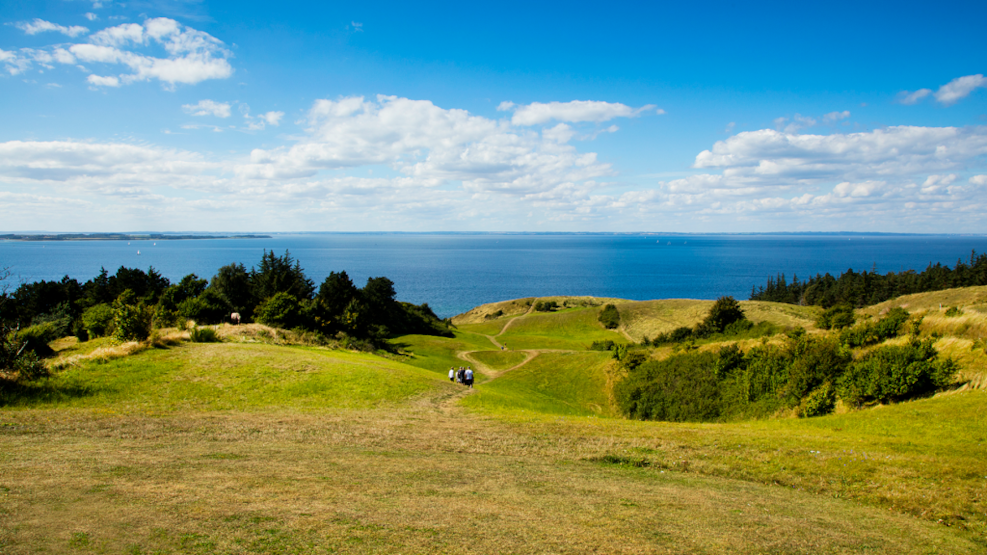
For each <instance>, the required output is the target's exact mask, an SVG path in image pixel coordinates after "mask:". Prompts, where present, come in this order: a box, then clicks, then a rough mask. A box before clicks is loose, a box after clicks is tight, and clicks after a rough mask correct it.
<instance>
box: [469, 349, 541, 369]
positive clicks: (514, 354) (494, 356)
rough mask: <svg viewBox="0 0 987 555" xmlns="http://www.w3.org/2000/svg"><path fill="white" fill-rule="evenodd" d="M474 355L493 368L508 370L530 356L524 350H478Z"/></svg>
mask: <svg viewBox="0 0 987 555" xmlns="http://www.w3.org/2000/svg"><path fill="white" fill-rule="evenodd" d="M472 357H473V358H475V359H476V360H479V361H480V362H481V363H483V364H484V365H485V366H486V367H488V368H490V369H492V370H507V369H508V368H513V367H514V366H517V365H518V364H521V363H522V362H524V361H525V359H526V358H528V355H527V354H526V353H524V352H523V351H477V352H475V353H472Z"/></svg>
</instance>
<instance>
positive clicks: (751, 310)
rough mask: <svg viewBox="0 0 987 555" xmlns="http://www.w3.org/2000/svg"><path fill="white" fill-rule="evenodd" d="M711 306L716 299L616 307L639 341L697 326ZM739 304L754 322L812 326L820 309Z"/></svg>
mask: <svg viewBox="0 0 987 555" xmlns="http://www.w3.org/2000/svg"><path fill="white" fill-rule="evenodd" d="M712 305H713V301H695V300H689V299H666V300H658V301H624V302H622V303H618V304H617V310H618V311H619V312H620V324H621V328H623V329H624V330H625V331H627V333H628V334H629V335H630V336H631V337H633V338H634V339H635V340H636V341H640V340H641V339H642V338H643V337H644V336H648V337H651V338H653V337H655V336H656V335H658V334H659V333H665V332H669V331H672V330H673V329H675V328H678V327H682V326H687V327H692V326H695V325H696V324H698V323H699V322H701V321H702V320H703V318H705V317H706V314H707V312H709V307H711V306H712ZM740 305H741V307H742V308H743V310H744V312H745V313H746V314H747V318H748V319H750V320H751V321H753V322H755V323H757V322H763V321H767V322H771V323H773V324H777V325H779V326H782V327H795V326H802V327H804V328H807V329H811V328H813V327H814V325H813V323H814V322H815V319H816V317H817V315H818V314H819V313H820V312H821V311H820V310H819V309H818V308H816V307H804V306H793V305H788V304H782V303H769V302H762V301H741V303H740Z"/></svg>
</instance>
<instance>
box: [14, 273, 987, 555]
mask: <svg viewBox="0 0 987 555" xmlns="http://www.w3.org/2000/svg"><path fill="white" fill-rule="evenodd" d="M979 294H980V293H978V292H963V293H954V295H956V296H954V297H949V298H955V299H961V297H962V295H967V296H966V297H962V299H965V300H963V301H962V302H961V301H959V300H957V301H956V302H955V303H954V304H953V305H950V306H955V305H958V304H961V305H962V306H961V310H962V311H963V314H962V315H960V316H956V317H950V318H947V317H945V316H944V315H939V314H938V302H936V301H935V300H930V299H928V298H923V297H916V298H914V299H908V300H907V301H903V302H909V303H913V304H912V306H922V307H925V308H924V310H927V311H928V314H927V315H926V317H925V319H924V320H923V324H922V326H923V330H924V331H923V333H926V334H929V333H932V332H933V331H936V330H940V329H941V330H943V332H944V335H943V336H942V337H941V338H940V339H939V340H938V341H937V343H936V345H937V347H938V346H940V345H942V348H943V349H944V350H948V349H953V351H955V352H956V353H958V354H966V355H967V358H965V359H960V358H959V357H957V358H958V360H960V364H961V365H962V366H963V372H964V375H963V376H964V378H968V377H970V376H973V377H976V376H982V375H983V372H984V370H983V368H984V366H983V358H981V357H982V356H987V354H983V355H982V354H979V353H980V351H977V350H976V349H974V350H971V349H970V346H971V345H973V342H974V341H975V339H976V338H975V337H974V335H975V334H976V333H977V332H976V330H977V329H978V328H977V326H979V325H980V324H979V322H980V320H979V319H978V318H980V317H981V316H982V315H983V313H982V312H980V311H979V309H978V307H979V306H981V305H980V304H979V302H980V299H982V297H977V295H979ZM930 295H931V294H930ZM546 299H552V300H557V302H558V303H559V304H560V305H562V304H563V303H566V304H565V306H566V308H563V309H562V310H559V311H557V312H551V313H537V312H534V311H533V310H531V306H532V304H533V303H532V302H528V301H536V300H539V299H522V300H519V301H506V302H504V303H497V304H494V305H484V306H483V307H478V308H477V309H474V310H473V311H471V312H470V313H467V315H464V316H461V317H457V318H455V319H454V320H453V321H454V322H455V323H456V325H457V326H458V329H457V330H456V332H455V337H452V338H443V337H435V336H419V335H409V336H403V337H399V338H396V339H395V340H394V341H393V342H392V343H393V344H394V345H395V346H396V348H397V350H398V353H397V354H384V353H380V354H368V353H353V352H347V351H340V350H328V349H323V348H316V347H303V346H290V345H288V346H286V345H273V344H265V343H256V342H252V341H253V340H252V339H251V338H249V337H244V336H242V335H240V334H237V333H236V332H235V331H231V329H230V327H228V326H224V327H223V328H222V329H221V330H220V331H221V335H222V336H224V337H226V338H227V342H224V343H218V344H193V343H187V342H180V343H177V344H174V345H171V346H168V347H165V348H148V349H144V350H141V349H138V348H133V349H130V348H129V347H128V348H124V347H113V346H111V345H108V344H107V343H108V342H107V341H105V340H95V341H91V342H87V343H83V344H79V345H74V346H72V347H71V348H70V349H67V350H65V351H63V357H67V356H69V355H72V356H75V357H76V358H73V359H72V362H71V363H69V362H65V363H63V366H64V369H63V370H60V371H59V372H57V373H56V375H55V376H53V377H52V378H50V379H48V380H45V381H43V382H41V383H40V384H38V385H37V386H34V387H29V388H25V389H21V390H18V391H16V392H14V393H13V394H8V395H7V396H5V397H4V398H3V399H4V400H3V405H2V406H0V553H4V554H6V553H11V554H15V553H28V552H31V553H34V552H38V551H48V552H56V553H62V552H70V553H134V554H136V553H141V554H150V553H203V554H212V553H216V554H219V553H305V554H309V553H311V554H317V553H318V554H321V553H407V552H444V553H505V552H512V553H535V552H557V553H600V552H607V553H681V552H696V553H751V552H758V553H762V552H763V553H849V552H864V551H866V552H874V553H931V552H940V553H983V552H985V551H987V514H985V512H984V503H985V502H987V499H985V498H984V492H985V491H987V462H985V461H987V457H984V453H985V452H987V435H985V430H987V411H985V410H984V408H985V407H987V392H985V391H984V389H983V387H984V384H983V383H981V382H974V381H969V382H968V383H967V385H966V388H965V389H963V390H958V391H953V392H950V393H948V394H940V395H938V396H935V397H932V398H927V399H922V400H918V401H912V402H907V403H900V404H895V405H889V406H879V407H875V408H869V409H864V410H859V411H854V412H849V413H845V414H834V415H829V416H824V417H818V418H809V419H795V418H772V419H767V420H760V421H745V422H730V423H717V424H676V423H664V422H638V421H629V420H624V419H621V418H617V417H615V413H614V409H613V406H612V401H611V399H610V390H611V388H612V385H613V381H614V379H615V378H616V377H617V376H616V374H615V366H614V365H613V363H612V359H611V355H610V353H609V352H601V351H590V350H588V349H587V347H588V346H589V344H590V343H592V342H593V341H597V340H600V339H610V340H613V341H617V342H628V341H629V339H628V337H629V338H632V339H634V340H639V339H640V338H641V337H642V336H644V335H649V336H653V335H654V334H656V333H658V332H661V331H667V330H669V329H674V328H675V327H678V326H682V325H693V324H695V323H696V322H698V321H699V320H701V319H702V317H703V315H704V313H705V310H708V306H709V304H710V303H709V302H708V301H646V302H636V301H615V302H616V304H617V306H618V309H619V311H620V313H621V318H622V321H621V326H620V328H619V329H618V330H617V331H611V330H605V329H603V327H602V325H600V324H599V322H597V320H596V316H597V313H598V311H599V309H600V307H601V305H602V304H603V303H602V302H598V300H591V299H585V298H568V297H555V298H546ZM546 299H540V300H546ZM742 304H743V308H744V310H745V311H746V312H747V314H748V316H749V317H750V318H751V319H753V320H755V321H762V320H764V321H770V322H773V323H775V324H777V325H779V326H783V327H784V326H794V325H802V326H804V327H810V328H811V327H812V322H814V320H815V317H816V315H817V314H818V309H815V308H806V307H793V306H790V305H779V304H776V303H760V302H759V303H742ZM569 305H572V306H571V307H569ZM933 307H935V311H933ZM884 308H886V307H873V308H871V309H867V310H864V311H861V314H862V315H867V314H872V315H875V316H876V315H877V314H879V313H880V312H881V311H882V310H884ZM497 311H501V314H500V315H498V316H495V317H487V316H489V315H493V314H495V313H496V312H497ZM964 318H965V320H964ZM964 325H966V327H965V328H964ZM176 333H177V332H176ZM505 345H506V348H504V349H501V347H502V346H505ZM702 348H708V349H713V348H717V345H715V344H710V345H704V346H703V347H702ZM101 349H118V350H122V351H123V352H124V354H125V353H126V352H132V353H133V354H130V355H128V356H119V357H118V358H112V357H100V356H95V354H98V353H99V352H100V350H101ZM128 349H129V350H128ZM669 349H670V348H665V349H658V350H655V351H654V352H653V355H652V356H656V357H662V356H667V355H668V354H669ZM964 349H965V351H964ZM87 353H88V355H87ZM82 355H86V356H90V355H92V358H83V357H82ZM66 360H67V359H66ZM465 365H471V366H473V368H475V369H476V371H477V386H476V387H475V388H474V389H472V390H467V389H465V388H463V387H462V386H459V385H456V384H452V383H450V382H449V381H448V379H447V378H446V372H447V370H448V368H449V367H450V366H456V367H458V366H465ZM978 365H980V366H978ZM978 383H980V385H978Z"/></svg>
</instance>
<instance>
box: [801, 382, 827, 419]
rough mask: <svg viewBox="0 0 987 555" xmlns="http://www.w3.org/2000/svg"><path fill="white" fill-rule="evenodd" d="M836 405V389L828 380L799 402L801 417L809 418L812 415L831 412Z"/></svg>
mask: <svg viewBox="0 0 987 555" xmlns="http://www.w3.org/2000/svg"><path fill="white" fill-rule="evenodd" d="M835 406H836V391H835V390H834V389H833V384H831V383H829V382H826V383H824V384H822V385H821V386H819V387H817V388H815V389H814V390H812V393H809V395H808V396H807V397H805V398H804V399H802V402H801V403H799V407H798V415H799V418H809V417H812V416H822V415H824V414H829V413H830V412H832V411H833V408H834V407H835Z"/></svg>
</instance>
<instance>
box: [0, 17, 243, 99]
mask: <svg viewBox="0 0 987 555" xmlns="http://www.w3.org/2000/svg"><path fill="white" fill-rule="evenodd" d="M21 27H22V28H23V29H25V31H26V32H29V33H39V32H42V31H46V30H57V31H59V32H63V33H65V34H68V35H69V36H76V35H78V34H83V33H88V32H89V30H88V29H86V28H84V27H62V26H58V25H55V24H53V23H49V22H47V21H43V20H35V21H34V22H32V23H25V24H23V25H22V26H21ZM79 29H81V31H80V30H79ZM155 48H156V49H159V50H163V51H164V53H165V56H164V57H156V56H154V55H151V54H150V53H147V52H144V50H147V49H155ZM232 55H233V54H232V53H231V52H230V51H229V50H227V49H226V48H225V46H224V45H223V42H222V41H220V40H219V39H217V38H215V37H213V36H211V35H209V34H208V33H204V32H202V31H198V30H196V29H193V28H191V27H187V26H183V25H181V24H180V23H178V22H177V21H175V20H172V19H168V18H163V17H159V18H154V19H148V20H146V21H145V22H144V23H143V24H142V25H138V24H136V23H125V24H122V25H117V26H114V27H108V28H106V29H103V30H101V31H98V32H96V33H93V34H92V35H90V36H89V38H88V42H84V43H77V44H72V45H71V46H68V47H65V46H63V45H54V46H51V47H48V48H45V49H40V50H32V49H27V48H24V49H21V51H20V53H17V54H14V55H13V56H4V57H2V58H0V61H2V62H3V63H4V66H5V68H6V69H7V71H8V73H10V74H12V75H16V74H19V73H22V72H24V71H27V70H28V69H30V68H31V65H32V63H34V62H37V63H38V64H40V65H42V66H44V67H52V66H51V65H50V64H51V63H53V62H58V63H62V64H72V65H77V64H79V63H85V64H106V65H107V66H114V65H115V66H124V68H126V70H125V71H124V72H123V73H120V74H118V75H116V76H113V78H114V79H115V81H114V80H113V79H110V78H109V77H100V76H97V77H96V78H91V79H88V81H89V83H90V84H92V85H95V86H120V85H126V84H130V83H134V82H138V81H149V80H158V81H160V82H162V83H163V84H164V85H165V86H166V88H174V86H175V85H177V84H195V83H199V82H201V81H204V80H207V79H225V78H227V77H229V76H230V75H232V74H233V67H232V66H231V65H230V63H229V58H231V57H232ZM80 67H81V66H80ZM85 71H87V72H88V70H85ZM99 73H105V71H99Z"/></svg>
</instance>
